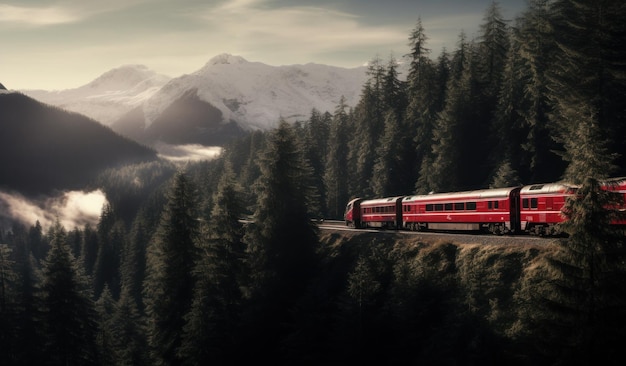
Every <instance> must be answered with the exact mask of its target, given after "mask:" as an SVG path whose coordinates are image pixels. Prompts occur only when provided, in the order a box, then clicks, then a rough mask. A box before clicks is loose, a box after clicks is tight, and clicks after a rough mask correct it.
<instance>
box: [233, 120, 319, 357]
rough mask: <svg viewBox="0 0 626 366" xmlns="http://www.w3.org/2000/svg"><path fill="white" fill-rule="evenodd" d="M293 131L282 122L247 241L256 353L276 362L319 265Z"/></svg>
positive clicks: (304, 169) (306, 174)
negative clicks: (283, 338) (296, 308)
mask: <svg viewBox="0 0 626 366" xmlns="http://www.w3.org/2000/svg"><path fill="white" fill-rule="evenodd" d="M295 141H296V138H295V135H294V132H293V129H292V127H290V126H289V125H288V124H287V123H286V122H284V121H281V122H280V124H279V126H278V128H277V129H276V130H275V131H274V132H273V133H272V134H271V135H270V141H269V143H268V146H267V150H266V151H265V153H264V155H263V157H262V160H261V162H260V167H261V172H262V174H261V177H260V178H259V180H258V182H257V184H256V189H257V192H258V206H257V209H256V211H255V214H254V225H252V226H251V227H250V229H249V230H248V232H247V233H246V236H245V239H244V241H245V243H246V244H247V264H248V268H249V273H250V285H249V287H248V290H247V299H248V301H247V302H246V303H247V306H246V307H247V311H246V314H247V315H246V322H247V327H249V328H248V329H249V331H247V332H246V333H247V336H249V337H251V339H254V342H251V343H250V346H251V348H252V349H250V350H249V351H251V352H252V354H255V355H259V357H260V358H261V359H264V358H267V359H272V360H274V361H275V360H276V359H277V358H276V357H277V356H278V354H277V353H276V352H277V350H278V345H279V340H280V338H281V336H284V334H285V332H286V328H285V327H287V326H288V324H290V322H292V319H291V318H290V311H291V310H293V308H294V306H295V304H296V302H297V300H298V299H299V298H300V297H301V296H302V295H303V294H304V293H305V290H306V288H307V286H308V284H309V282H310V281H311V276H312V274H313V270H314V268H315V266H316V261H317V260H316V246H317V241H318V238H317V227H316V226H315V224H314V223H312V222H311V220H310V217H309V207H310V206H309V202H310V201H311V195H312V188H311V184H310V180H311V170H310V168H309V167H308V162H307V161H306V160H305V159H304V157H303V154H302V151H301V150H300V149H299V146H297V144H295Z"/></svg>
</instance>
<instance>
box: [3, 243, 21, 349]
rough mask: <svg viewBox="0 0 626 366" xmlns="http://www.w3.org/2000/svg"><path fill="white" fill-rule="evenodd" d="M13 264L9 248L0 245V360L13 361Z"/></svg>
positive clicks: (14, 274)
mask: <svg viewBox="0 0 626 366" xmlns="http://www.w3.org/2000/svg"><path fill="white" fill-rule="evenodd" d="M14 267H15V262H14V261H13V260H12V259H11V248H9V246H8V245H7V244H0V342H1V344H2V345H3V346H2V350H1V351H0V359H3V360H7V361H8V360H12V359H14V357H15V356H14V352H15V350H13V347H12V346H13V339H14V337H15V333H16V324H15V323H14V322H13V321H12V320H13V318H14V316H15V305H16V304H15V301H14V299H13V296H12V294H11V293H12V292H13V291H14V289H15V281H16V280H17V275H16V273H15V269H14Z"/></svg>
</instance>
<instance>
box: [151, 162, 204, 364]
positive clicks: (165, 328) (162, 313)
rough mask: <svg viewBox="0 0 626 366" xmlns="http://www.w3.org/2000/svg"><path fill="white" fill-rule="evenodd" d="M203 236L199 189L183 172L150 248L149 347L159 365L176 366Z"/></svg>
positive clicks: (174, 186) (177, 178)
mask: <svg viewBox="0 0 626 366" xmlns="http://www.w3.org/2000/svg"><path fill="white" fill-rule="evenodd" d="M197 236H198V216H197V208H196V202H195V189H194V188H193V185H192V183H191V182H190V181H189V179H188V178H187V175H186V174H185V173H183V172H179V173H177V174H176V176H175V177H174V179H173V183H172V186H171V188H170V190H169V192H168V196H167V204H166V206H165V208H164V211H163V213H162V215H161V221H160V222H159V225H158V227H157V231H156V233H155V234H154V237H153V238H152V240H151V241H150V243H149V246H148V253H147V259H146V260H147V264H146V279H145V282H144V303H145V307H146V315H147V317H148V329H147V332H148V345H149V347H150V352H151V356H152V360H153V363H154V364H157V365H175V364H180V363H181V359H180V358H179V357H178V356H177V355H176V350H177V349H178V347H179V346H180V343H181V336H182V330H183V326H184V316H185V314H187V313H188V312H189V309H190V308H191V300H192V292H193V286H194V278H193V275H192V270H193V265H194V258H195V255H196V249H195V241H196V240H197Z"/></svg>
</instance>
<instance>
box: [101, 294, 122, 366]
mask: <svg viewBox="0 0 626 366" xmlns="http://www.w3.org/2000/svg"><path fill="white" fill-rule="evenodd" d="M96 311H97V312H98V323H99V324H98V335H97V338H96V340H97V344H98V350H99V354H100V359H99V364H100V365H115V364H116V363H115V361H116V359H117V355H116V351H117V348H116V344H115V339H116V338H117V335H116V334H115V332H114V330H113V325H112V321H111V319H112V317H113V313H114V312H115V300H114V299H113V296H112V295H111V291H109V286H108V285H104V289H103V290H102V294H101V295H100V298H99V299H98V301H96Z"/></svg>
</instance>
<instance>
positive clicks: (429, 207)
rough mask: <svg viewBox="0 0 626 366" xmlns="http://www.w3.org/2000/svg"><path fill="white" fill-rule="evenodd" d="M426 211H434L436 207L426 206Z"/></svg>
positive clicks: (430, 204)
mask: <svg viewBox="0 0 626 366" xmlns="http://www.w3.org/2000/svg"><path fill="white" fill-rule="evenodd" d="M426 211H434V206H433V204H432V203H429V204H427V205H426Z"/></svg>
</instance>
